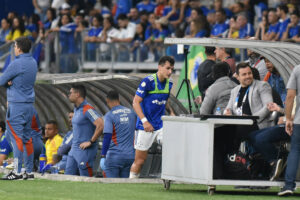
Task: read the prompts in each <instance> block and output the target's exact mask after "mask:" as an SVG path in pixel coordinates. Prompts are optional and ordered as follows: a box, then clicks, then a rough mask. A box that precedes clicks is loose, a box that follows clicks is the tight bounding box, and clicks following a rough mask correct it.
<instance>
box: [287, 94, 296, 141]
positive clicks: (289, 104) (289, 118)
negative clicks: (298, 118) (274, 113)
mask: <svg viewBox="0 0 300 200" xmlns="http://www.w3.org/2000/svg"><path fill="white" fill-rule="evenodd" d="M295 97H296V90H294V89H288V91H287V95H286V99H285V117H286V122H285V131H286V132H287V133H288V134H289V135H292V134H293V120H292V110H293V105H294V99H295Z"/></svg>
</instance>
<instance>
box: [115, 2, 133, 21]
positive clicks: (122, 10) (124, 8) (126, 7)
mask: <svg viewBox="0 0 300 200" xmlns="http://www.w3.org/2000/svg"><path fill="white" fill-rule="evenodd" d="M116 6H117V10H116V14H115V19H117V18H118V17H119V15H121V14H124V15H127V14H128V13H129V11H130V8H131V7H132V3H131V0H118V1H117V3H116Z"/></svg>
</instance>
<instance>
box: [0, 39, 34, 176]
mask: <svg viewBox="0 0 300 200" xmlns="http://www.w3.org/2000/svg"><path fill="white" fill-rule="evenodd" d="M30 49H31V41H30V40H29V39H28V38H27V37H20V38H18V39H16V40H15V46H14V51H15V55H16V59H15V60H14V61H13V62H11V63H10V65H9V66H8V68H7V70H6V71H5V72H4V74H3V75H2V76H1V77H0V85H1V86H4V87H7V101H8V108H7V115H6V120H7V121H6V127H7V135H8V137H9V140H10V141H11V143H12V147H13V153H14V166H15V169H14V170H13V171H12V172H11V173H9V174H8V176H7V177H6V179H7V180H15V179H22V178H23V175H22V174H21V168H22V161H23V158H24V160H25V161H26V162H25V170H26V173H25V174H24V179H27V178H28V177H30V178H33V174H31V173H32V169H33V145H32V139H31V120H32V116H33V109H34V106H33V103H34V98H35V93H34V83H35V80H36V74H37V69H38V67H37V63H36V61H35V60H34V59H33V57H32V56H31V55H30V54H29V51H30ZM28 174H29V175H30V176H28Z"/></svg>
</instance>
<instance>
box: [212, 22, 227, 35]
mask: <svg viewBox="0 0 300 200" xmlns="http://www.w3.org/2000/svg"><path fill="white" fill-rule="evenodd" d="M227 29H229V25H228V24H227V23H226V22H224V23H223V24H215V25H214V26H213V28H212V31H211V35H213V36H219V35H221V34H223V33H224V32H225V31H226V30H227Z"/></svg>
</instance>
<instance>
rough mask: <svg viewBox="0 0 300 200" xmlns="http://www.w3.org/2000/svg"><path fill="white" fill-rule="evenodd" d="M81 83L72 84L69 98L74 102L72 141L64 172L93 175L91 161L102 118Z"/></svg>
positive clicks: (93, 156) (95, 150)
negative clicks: (86, 98)
mask: <svg viewBox="0 0 300 200" xmlns="http://www.w3.org/2000/svg"><path fill="white" fill-rule="evenodd" d="M85 97H86V89H85V87H84V86H83V85H73V86H72V88H71V90H70V94H69V100H70V101H71V102H72V103H74V104H75V108H74V115H73V119H72V126H73V141H72V147H71V150H70V152H69V154H68V158H67V165H66V171H65V174H69V175H76V174H77V172H78V170H79V174H80V176H90V177H91V176H93V163H94V160H95V157H96V154H97V148H98V145H97V139H98V137H99V136H100V135H101V133H102V130H103V120H102V118H101V117H100V115H99V114H98V113H97V112H96V110H95V108H94V107H92V106H91V105H90V104H89V103H88V102H87V101H86V100H85Z"/></svg>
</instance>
